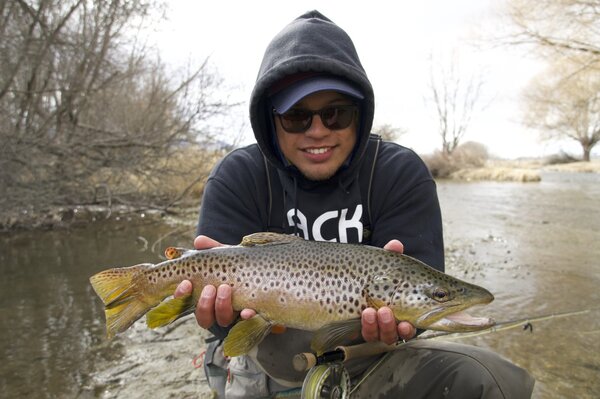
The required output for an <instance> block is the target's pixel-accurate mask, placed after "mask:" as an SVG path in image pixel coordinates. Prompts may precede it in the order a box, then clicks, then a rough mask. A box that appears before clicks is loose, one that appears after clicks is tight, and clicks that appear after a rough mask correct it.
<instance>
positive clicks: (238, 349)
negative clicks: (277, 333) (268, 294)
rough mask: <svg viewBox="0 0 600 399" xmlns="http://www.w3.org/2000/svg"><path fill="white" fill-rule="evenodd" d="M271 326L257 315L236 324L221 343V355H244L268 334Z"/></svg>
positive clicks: (271, 324)
mask: <svg viewBox="0 0 600 399" xmlns="http://www.w3.org/2000/svg"><path fill="white" fill-rule="evenodd" d="M272 326H273V323H271V322H270V321H268V320H267V319H265V318H264V317H262V316H261V315H258V314H257V315H256V316H254V317H252V318H251V319H248V320H242V321H239V322H237V323H236V324H235V325H234V326H233V328H232V329H231V330H230V331H229V334H227V337H225V340H224V341H223V353H224V354H225V356H240V355H245V354H246V353H248V352H249V351H250V349H252V348H254V346H255V345H258V344H259V343H260V342H261V341H262V340H263V339H264V338H265V337H266V336H267V335H268V334H269V332H270V331H271V327H272Z"/></svg>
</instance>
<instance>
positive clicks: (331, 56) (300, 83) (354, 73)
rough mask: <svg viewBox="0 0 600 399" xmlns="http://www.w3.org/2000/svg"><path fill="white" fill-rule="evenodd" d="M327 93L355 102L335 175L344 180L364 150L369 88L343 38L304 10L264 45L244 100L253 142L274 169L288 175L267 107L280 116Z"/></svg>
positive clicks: (370, 100)
mask: <svg viewBox="0 0 600 399" xmlns="http://www.w3.org/2000/svg"><path fill="white" fill-rule="evenodd" d="M328 89H332V90H336V91H339V92H341V93H344V94H347V95H349V96H351V97H354V98H356V99H359V104H360V111H359V115H360V123H359V126H358V129H357V134H358V137H357V143H356V147H355V149H354V152H353V155H352V159H351V162H350V163H349V164H348V165H346V166H345V167H342V169H343V171H338V174H337V175H339V174H340V173H342V174H344V175H345V176H346V175H348V174H353V173H354V172H353V171H354V170H355V169H356V166H357V165H358V164H360V159H361V158H362V156H363V154H364V151H365V149H366V146H367V142H368V137H369V134H370V131H371V127H372V125H373V114H374V108H375V106H374V104H375V101H374V95H373V88H372V86H371V83H370V82H369V79H368V77H367V74H366V72H365V70H364V68H363V67H362V65H361V63H360V59H359V57H358V54H357V52H356V49H355V48H354V44H353V43H352V40H351V39H350V37H349V36H348V34H347V33H346V32H345V31H344V30H342V29H341V28H340V27H339V26H337V25H336V24H335V23H333V22H332V21H331V20H330V19H328V18H327V17H325V16H324V15H323V14H321V13H319V12H318V11H309V12H307V13H305V14H303V15H301V16H300V17H298V18H297V19H295V20H294V21H292V22H291V23H290V24H289V25H287V26H286V27H285V28H284V29H283V30H282V31H281V32H279V34H277V35H276V36H275V37H274V38H273V40H272V41H271V43H270V44H269V45H268V46H267V49H266V51H265V55H264V57H263V61H262V64H261V66H260V69H259V72H258V77H257V80H256V84H255V86H254V90H253V91H252V95H251V98H250V122H251V124H252V129H253V130H254V135H255V137H256V141H257V143H258V145H259V147H260V149H261V151H262V152H263V154H264V155H265V156H266V157H267V159H268V160H269V162H270V163H272V164H273V165H274V166H275V167H277V168H279V169H281V170H286V169H287V170H288V172H289V171H290V168H289V167H287V166H286V165H285V163H284V162H283V160H282V159H281V157H280V155H279V154H280V152H279V149H278V148H277V147H276V139H275V138H274V137H275V130H274V129H275V128H274V124H273V119H272V118H273V112H272V109H273V107H275V108H276V109H277V111H278V112H285V111H287V109H289V108H290V107H291V106H292V105H293V104H295V103H296V102H297V101H299V100H300V99H301V98H303V97H305V96H306V95H308V94H311V93H314V92H316V91H320V90H328ZM292 169H293V170H295V168H292ZM296 172H297V170H296ZM297 173H298V176H297V177H300V176H299V172H297Z"/></svg>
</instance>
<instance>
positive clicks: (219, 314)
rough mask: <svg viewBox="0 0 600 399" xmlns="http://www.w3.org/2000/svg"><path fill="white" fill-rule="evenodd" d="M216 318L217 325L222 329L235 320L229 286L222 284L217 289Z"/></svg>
mask: <svg viewBox="0 0 600 399" xmlns="http://www.w3.org/2000/svg"><path fill="white" fill-rule="evenodd" d="M215 317H216V319H217V324H219V325H220V326H222V327H226V326H228V325H230V324H231V323H232V322H233V320H234V313H233V306H232V304H231V287H230V286H229V285H228V284H221V285H220V286H219V288H218V289H217V299H216V301H215Z"/></svg>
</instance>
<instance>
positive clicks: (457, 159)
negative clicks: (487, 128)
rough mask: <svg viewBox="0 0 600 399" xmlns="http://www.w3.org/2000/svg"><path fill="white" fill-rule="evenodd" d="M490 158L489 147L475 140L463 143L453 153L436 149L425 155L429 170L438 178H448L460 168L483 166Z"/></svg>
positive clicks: (424, 158)
mask: <svg viewBox="0 0 600 399" xmlns="http://www.w3.org/2000/svg"><path fill="white" fill-rule="evenodd" d="M488 159H489V153H488V150H487V148H486V147H485V146H484V145H483V144H481V143H477V142H474V141H468V142H466V143H464V144H461V145H460V146H458V147H457V148H456V150H454V151H453V152H452V153H451V154H445V153H443V152H442V151H436V152H434V153H433V154H431V155H425V156H423V160H424V161H425V164H426V165H427V167H428V168H429V171H430V172H431V174H432V175H433V177H436V178H447V177H449V176H450V175H451V174H452V173H454V172H456V171H458V170H460V169H466V168H479V167H482V166H484V165H485V163H486V161H487V160H488Z"/></svg>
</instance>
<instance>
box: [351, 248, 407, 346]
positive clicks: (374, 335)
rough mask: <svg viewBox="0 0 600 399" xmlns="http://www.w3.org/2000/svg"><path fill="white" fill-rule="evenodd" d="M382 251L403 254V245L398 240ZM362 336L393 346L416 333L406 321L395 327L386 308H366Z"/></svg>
mask: <svg viewBox="0 0 600 399" xmlns="http://www.w3.org/2000/svg"><path fill="white" fill-rule="evenodd" d="M383 249H386V250H388V251H394V252H400V253H402V252H404V245H402V243H401V242H400V241H398V240H392V241H390V242H388V243H387V244H385V246H384V247H383ZM361 321H362V330H361V331H362V336H363V338H364V339H365V341H383V342H385V343H386V344H393V343H394V342H396V341H398V337H400V339H410V338H412V337H414V336H415V334H416V333H417V330H416V328H415V327H414V326H413V325H412V324H410V323H409V322H406V321H401V322H400V323H398V325H396V319H395V317H394V314H393V313H392V310H391V309H390V308H388V307H387V306H384V307H382V308H379V309H377V310H375V309H373V308H367V309H365V310H363V312H362V316H361Z"/></svg>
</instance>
